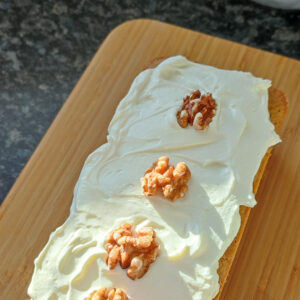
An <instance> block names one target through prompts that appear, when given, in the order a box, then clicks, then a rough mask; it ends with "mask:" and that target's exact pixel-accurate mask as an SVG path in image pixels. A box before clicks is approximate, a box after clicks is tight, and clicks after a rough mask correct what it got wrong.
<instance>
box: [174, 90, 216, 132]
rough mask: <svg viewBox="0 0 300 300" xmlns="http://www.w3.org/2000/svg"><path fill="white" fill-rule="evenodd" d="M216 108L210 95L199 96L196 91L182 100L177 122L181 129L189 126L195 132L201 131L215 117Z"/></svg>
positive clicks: (198, 92) (199, 93)
mask: <svg viewBox="0 0 300 300" xmlns="http://www.w3.org/2000/svg"><path fill="white" fill-rule="evenodd" d="M216 107H217V104H216V101H215V100H214V99H213V97H212V95H211V94H206V95H201V92H200V91H199V90H197V91H195V92H193V93H192V94H191V96H186V97H185V98H184V99H183V105H182V107H181V109H180V110H179V111H178V112H177V122H178V124H179V125H180V126H181V127H182V128H186V127H187V126H188V125H189V124H190V125H191V126H193V127H194V128H195V129H196V130H203V129H205V128H206V127H207V126H208V125H209V124H210V122H211V121H212V119H213V117H214V116H215V114H216Z"/></svg>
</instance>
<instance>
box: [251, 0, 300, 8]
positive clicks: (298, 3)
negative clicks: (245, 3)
mask: <svg viewBox="0 0 300 300" xmlns="http://www.w3.org/2000/svg"><path fill="white" fill-rule="evenodd" d="M254 2H257V3H260V4H263V5H267V6H271V7H276V8H284V9H300V0H254Z"/></svg>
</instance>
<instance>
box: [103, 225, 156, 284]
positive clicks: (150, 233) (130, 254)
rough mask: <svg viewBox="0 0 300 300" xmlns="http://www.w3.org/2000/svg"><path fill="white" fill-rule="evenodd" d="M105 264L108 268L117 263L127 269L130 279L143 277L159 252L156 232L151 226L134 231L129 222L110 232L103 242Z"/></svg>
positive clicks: (113, 266)
mask: <svg viewBox="0 0 300 300" xmlns="http://www.w3.org/2000/svg"><path fill="white" fill-rule="evenodd" d="M105 249H106V251H107V256H106V264H107V266H108V268H109V269H110V270H112V269H114V268H115V267H116V265H117V264H118V263H120V266H121V268H123V269H127V268H128V270H127V275H128V277H130V278H131V279H132V280H135V279H137V278H141V277H143V276H144V275H145V274H146V272H147V271H148V269H149V266H150V264H152V263H153V262H154V261H155V260H156V257H157V256H158V254H159V244H158V241H157V239H156V232H155V230H154V229H153V228H152V227H143V228H141V229H140V230H139V231H137V232H135V231H134V229H133V226H132V225H131V224H129V223H125V224H123V225H121V226H120V227H119V228H117V229H116V230H114V231H113V232H111V233H110V235H109V237H108V240H107V242H106V244H105Z"/></svg>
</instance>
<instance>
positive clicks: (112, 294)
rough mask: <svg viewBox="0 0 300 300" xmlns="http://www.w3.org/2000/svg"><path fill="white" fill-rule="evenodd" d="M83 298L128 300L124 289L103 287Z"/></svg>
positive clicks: (92, 299) (87, 299) (89, 299)
mask: <svg viewBox="0 0 300 300" xmlns="http://www.w3.org/2000/svg"><path fill="white" fill-rule="evenodd" d="M85 300H128V297H127V295H126V293H125V292H124V290H122V289H115V288H107V287H103V288H101V289H99V290H96V291H93V292H92V293H91V294H90V296H89V297H88V298H86V299H85Z"/></svg>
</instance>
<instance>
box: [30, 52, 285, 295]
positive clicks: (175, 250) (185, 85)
mask: <svg viewBox="0 0 300 300" xmlns="http://www.w3.org/2000/svg"><path fill="white" fill-rule="evenodd" d="M270 85H271V82H270V81H269V80H264V79H261V78H256V77H254V76H253V75H251V74H250V73H244V72H239V71H228V70H221V69H217V68H214V67H211V66H206V65H201V64H197V63H194V62H191V61H189V60H187V59H186V58H185V57H183V56H175V57H171V58H168V59H166V60H164V61H163V62H162V63H161V64H160V65H159V66H157V67H156V68H154V69H147V70H145V71H143V72H142V73H140V74H139V75H138V76H137V77H136V79H135V80H134V82H133V83H132V86H131V88H130V90H129V92H128V94H127V95H126V96H125V98H124V99H123V100H122V101H121V102H120V104H119V106H118V108H117V110H116V113H115V115H114V117H113V119H112V121H111V123H110V125H109V128H108V136H107V143H106V144H104V145H102V146H101V147H99V148H98V149H97V150H96V151H94V152H93V153H92V154H91V155H90V156H89V157H88V158H87V160H86V162H85V164H84V167H83V170H82V172H81V174H80V177H79V180H78V182H77V184H76V187H75V190H74V199H73V203H72V207H71V213H70V216H69V217H68V219H67V220H66V222H65V223H64V224H63V225H62V226H60V227H59V228H58V229H56V231H54V232H53V233H52V234H51V236H50V238H49V241H48V243H47V245H46V246H45V247H44V249H43V250H42V252H41V253H40V255H39V256H38V257H37V258H36V260H35V268H34V273H33V277H32V281H31V283H30V286H29V289H28V294H29V295H30V296H31V298H32V300H44V299H45V300H57V299H68V300H74V299H75V300H76V299H84V298H85V297H87V296H88V295H89V294H90V293H91V292H92V291H93V290H95V289H99V288H100V287H103V286H113V287H117V288H123V289H124V290H125V291H126V292H127V294H128V296H129V297H130V299H132V300H141V299H143V300H150V299H151V300H152V299H156V300H160V299H161V300H163V299H164V300H165V299H174V300H183V299H184V300H189V299H190V300H202V299H213V298H214V297H215V296H216V295H217V293H218V290H219V284H218V274H217V269H218V260H219V259H220V258H221V257H222V255H223V254H224V252H225V250H226V249H227V248H228V246H229V245H230V244H231V242H232V241H233V239H234V237H235V236H236V234H237V232H238V230H239V227H240V215H239V206H240V205H246V206H250V207H252V206H254V205H255V203H256V201H255V197H254V194H253V187H252V186H253V179H254V176H255V174H256V172H257V170H258V168H259V165H260V162H261V160H262V158H263V156H264V154H265V153H266V151H267V149H268V148H269V147H270V146H272V145H274V144H276V143H278V142H279V141H280V138H279V136H278V135H277V134H276V133H275V131H274V126H273V124H272V123H271V122H270V119H269V111H268V88H269V87H270ZM198 89H200V91H201V92H202V93H203V94H204V93H212V95H213V98H214V99H215V101H216V103H217V110H216V115H215V117H214V118H213V121H212V122H211V124H210V125H209V126H208V128H206V129H205V130H200V131H198V130H195V129H194V128H193V127H192V126H189V127H188V128H185V129H183V128H181V127H180V126H179V125H178V123H177V119H176V113H177V111H178V110H179V109H180V107H181V105H182V99H183V98H184V97H185V96H187V95H189V94H191V93H192V92H193V91H195V90H198ZM160 156H168V157H169V158H170V163H171V164H173V165H176V164H177V163H178V162H180V161H184V162H185V163H186V164H187V165H188V167H189V168H190V170H191V173H192V177H191V179H190V181H189V183H188V185H189V190H188V192H187V194H186V195H185V197H184V198H183V199H177V200H176V201H175V202H170V201H168V200H166V199H164V198H162V197H161V196H154V197H150V198H147V197H146V196H144V195H143V193H142V188H141V186H140V178H141V177H142V176H143V174H144V172H145V170H146V169H147V168H148V167H149V166H151V164H152V163H153V162H154V161H156V160H157V159H158V157H160ZM124 222H129V223H133V224H134V225H135V226H137V229H138V228H139V227H142V226H145V225H149V226H152V227H153V228H154V229H155V230H156V232H157V236H158V240H159V242H160V247H161V250H160V256H159V257H158V258H157V260H156V261H155V262H154V263H153V264H152V265H151V266H150V269H149V271H148V272H147V273H146V274H145V276H144V277H143V278H141V279H138V280H135V281H133V280H131V279H130V278H128V277H127V275H126V271H124V270H122V269H121V268H120V267H119V266H118V267H116V268H115V269H114V270H111V271H110V270H108V268H107V266H106V264H105V261H104V257H105V254H106V251H105V249H104V243H105V240H106V238H107V236H108V234H109V233H110V232H111V231H112V230H114V229H115V228H117V227H118V226H120V225H121V224H123V223H124Z"/></svg>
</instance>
